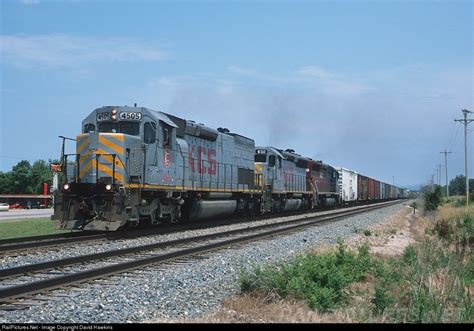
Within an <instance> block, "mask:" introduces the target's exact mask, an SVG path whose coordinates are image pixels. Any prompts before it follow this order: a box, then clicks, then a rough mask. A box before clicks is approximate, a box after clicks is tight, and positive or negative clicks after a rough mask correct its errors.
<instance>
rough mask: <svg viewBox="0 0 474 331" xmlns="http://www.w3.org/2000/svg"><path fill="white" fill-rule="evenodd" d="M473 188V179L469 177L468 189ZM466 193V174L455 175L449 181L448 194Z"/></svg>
mask: <svg viewBox="0 0 474 331" xmlns="http://www.w3.org/2000/svg"><path fill="white" fill-rule="evenodd" d="M473 189H474V179H472V178H471V179H469V191H470V192H472V190H473ZM465 194H466V176H463V175H457V176H456V177H454V178H453V179H451V181H450V182H449V195H465Z"/></svg>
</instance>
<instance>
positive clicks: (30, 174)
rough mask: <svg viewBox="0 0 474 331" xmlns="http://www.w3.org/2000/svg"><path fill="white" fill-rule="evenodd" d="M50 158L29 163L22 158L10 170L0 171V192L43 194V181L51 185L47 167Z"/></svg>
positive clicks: (51, 177)
mask: <svg viewBox="0 0 474 331" xmlns="http://www.w3.org/2000/svg"><path fill="white" fill-rule="evenodd" d="M51 162H53V161H52V160H49V161H45V160H37V161H35V162H34V163H33V165H31V164H30V162H29V161H26V160H23V161H20V162H18V163H17V164H16V165H15V166H13V168H12V170H11V171H8V172H0V193H4V194H15V193H16V194H43V183H48V187H51V185H52V183H53V174H52V172H51V171H50V169H49V165H50V163H51Z"/></svg>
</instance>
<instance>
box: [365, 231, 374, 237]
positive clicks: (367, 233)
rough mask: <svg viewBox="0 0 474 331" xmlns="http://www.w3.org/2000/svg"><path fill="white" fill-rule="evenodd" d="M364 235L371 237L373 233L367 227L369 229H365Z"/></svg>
mask: <svg viewBox="0 0 474 331" xmlns="http://www.w3.org/2000/svg"><path fill="white" fill-rule="evenodd" d="M364 235H365V236H366V237H369V236H371V235H372V232H371V231H370V230H369V229H367V230H365V231H364Z"/></svg>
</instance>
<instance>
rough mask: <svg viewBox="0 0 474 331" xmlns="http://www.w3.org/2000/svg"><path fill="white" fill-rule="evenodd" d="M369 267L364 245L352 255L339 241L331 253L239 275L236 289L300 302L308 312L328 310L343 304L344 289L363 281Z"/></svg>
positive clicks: (307, 256)
mask: <svg viewBox="0 0 474 331" xmlns="http://www.w3.org/2000/svg"><path fill="white" fill-rule="evenodd" d="M371 265H372V264H371V258H370V255H369V250H368V246H367V245H364V246H362V247H361V248H359V252H358V254H354V253H352V252H351V251H347V250H346V248H345V247H344V244H343V242H342V241H339V242H338V249H337V252H335V253H333V252H330V253H324V254H315V253H309V254H306V255H299V256H296V257H295V258H294V259H293V260H292V261H290V262H288V263H280V264H277V265H273V266H272V265H269V266H264V267H253V270H252V271H250V272H241V275H240V277H239V281H240V289H241V291H242V292H250V291H255V292H263V293H266V294H270V293H274V294H277V295H278V296H280V297H292V298H295V299H303V300H305V301H306V302H307V303H308V305H309V307H310V308H312V309H318V310H321V311H328V310H330V309H332V308H334V307H336V306H338V305H340V304H341V303H343V302H345V301H346V299H347V294H346V293H345V289H346V288H347V286H348V285H349V284H351V283H352V282H356V281H361V280H363V279H364V277H365V275H366V274H367V272H368V271H369V269H370V268H371Z"/></svg>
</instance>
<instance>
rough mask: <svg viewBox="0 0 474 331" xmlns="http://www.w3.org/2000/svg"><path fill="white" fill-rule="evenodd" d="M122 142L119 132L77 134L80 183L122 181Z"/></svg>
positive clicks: (123, 139) (123, 172)
mask: <svg viewBox="0 0 474 331" xmlns="http://www.w3.org/2000/svg"><path fill="white" fill-rule="evenodd" d="M124 142H125V137H124V135H123V134H121V133H99V132H89V133H86V134H81V135H78V136H77V145H76V153H77V154H78V155H79V179H80V181H81V182H82V183H95V182H97V181H100V182H104V183H112V182H116V183H124V178H125V176H124V174H125V167H124V162H125V160H124V149H125V148H124Z"/></svg>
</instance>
